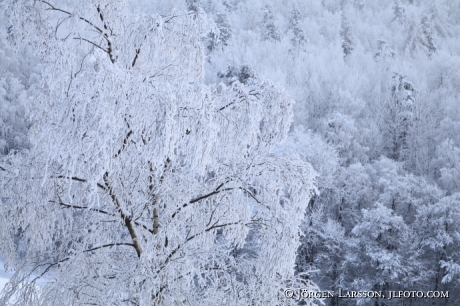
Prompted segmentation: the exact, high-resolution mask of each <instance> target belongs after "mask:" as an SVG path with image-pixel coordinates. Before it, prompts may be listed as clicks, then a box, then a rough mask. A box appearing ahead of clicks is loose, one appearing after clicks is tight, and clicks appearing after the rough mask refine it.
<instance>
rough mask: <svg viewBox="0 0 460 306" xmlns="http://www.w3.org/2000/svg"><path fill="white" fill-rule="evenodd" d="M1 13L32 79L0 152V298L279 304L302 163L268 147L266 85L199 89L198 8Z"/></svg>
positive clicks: (277, 103)
mask: <svg viewBox="0 0 460 306" xmlns="http://www.w3.org/2000/svg"><path fill="white" fill-rule="evenodd" d="M8 13H9V15H10V16H11V18H12V20H13V21H14V25H15V27H17V32H18V33H19V32H20V33H21V35H22V36H21V39H24V40H26V41H29V42H30V43H31V44H33V46H34V47H35V48H36V50H37V51H38V52H40V53H41V54H42V61H43V71H42V75H43V79H42V80H41V86H42V90H41V93H40V95H39V96H37V97H36V99H35V102H34V103H33V105H31V108H32V111H31V113H32V114H33V117H32V120H33V122H34V125H33V128H32V130H31V135H32V136H31V140H32V148H31V149H30V151H24V152H22V153H19V154H16V155H9V156H7V158H5V159H4V160H3V161H2V169H4V170H3V174H2V175H4V178H5V179H4V180H3V186H2V188H3V190H4V194H3V195H2V196H3V198H2V201H3V202H2V205H1V206H0V210H1V211H0V218H1V220H0V224H1V225H0V226H1V233H3V234H4V235H3V236H2V241H5V243H3V244H2V246H1V252H2V254H3V255H6V256H7V258H6V261H5V262H6V264H7V265H8V266H10V267H14V268H15V269H16V273H15V275H14V277H13V278H12V279H11V282H10V283H9V284H8V285H7V287H6V288H5V290H4V292H3V293H2V297H1V301H0V303H2V304H8V303H11V304H17V305H32V304H33V305H62V304H66V305H76V304H78V305H80V304H86V303H92V304H98V305H107V304H116V305H153V304H155V305H223V304H228V305H250V304H256V305H267V304H273V303H275V304H276V303H277V302H276V301H278V303H285V302H287V301H286V299H285V298H284V296H283V295H282V288H283V287H286V286H288V285H292V286H293V287H294V286H297V287H299V286H300V284H297V285H296V283H295V282H296V279H295V277H294V264H295V258H296V250H297V247H298V245H299V238H300V235H299V225H300V222H301V220H302V219H303V216H304V213H305V209H306V207H307V204H308V201H309V199H310V197H311V196H312V194H313V193H314V192H315V190H316V189H315V187H314V185H313V179H314V176H315V174H314V171H313V170H312V168H311V167H310V166H309V165H308V164H307V163H305V162H303V161H302V160H300V159H298V158H296V157H293V156H282V155H279V154H278V155H275V154H274V153H273V152H274V151H273V149H274V148H275V147H276V146H277V144H278V143H279V142H280V141H282V140H283V139H284V138H285V137H286V135H287V133H288V131H289V127H290V123H291V121H292V100H291V99H290V98H289V97H288V95H287V94H286V93H285V92H284V91H283V90H282V89H281V88H280V87H279V86H277V85H276V84H274V83H272V82H270V81H260V82H258V83H256V84H252V85H245V84H242V83H240V82H238V81H235V82H233V83H231V84H229V85H228V86H227V85H225V84H219V85H209V86H206V85H204V84H203V77H204V70H203V67H204V65H203V62H204V60H203V51H204V50H203V45H202V43H201V39H202V37H204V36H205V35H206V33H207V31H208V28H207V17H206V16H205V15H204V14H203V13H202V12H200V10H198V12H193V11H191V12H179V11H174V12H172V13H170V14H169V15H166V16H159V15H154V16H151V15H143V14H138V15H131V14H128V13H125V12H124V10H123V6H122V5H117V6H116V7H115V6H114V5H112V4H110V2H107V3H101V4H99V5H93V4H91V3H90V2H79V3H78V4H77V5H75V7H59V6H58V4H52V3H51V2H46V1H14V3H13V2H9V12H8ZM24 14H27V16H28V18H27V20H24V18H23V16H24ZM26 28H27V29H28V30H27V31H25V29H26ZM5 173H6V174H5ZM5 233H19V234H18V235H19V239H20V240H21V241H23V242H26V251H25V254H23V256H19V257H18V256H16V255H17V251H18V249H17V247H18V243H17V241H16V242H15V241H14V240H13V238H12V237H8V235H6V234H5ZM249 233H251V235H252V236H253V235H256V236H257V239H258V241H256V242H254V241H253V240H251V239H250V236H251V235H249ZM243 247H244V248H243ZM241 248H243V249H245V250H247V249H248V248H249V249H253V250H254V252H252V253H251V254H253V256H247V254H248V252H246V251H244V252H238V250H239V249H241ZM47 276H48V277H50V278H49V281H47V282H46V283H45V284H43V285H42V287H41V289H40V293H39V294H38V293H36V294H34V290H35V288H36V287H35V284H36V282H37V279H38V278H40V277H47ZM299 281H302V280H299ZM304 282H305V283H304V284H303V285H302V286H310V287H309V288H314V285H313V284H312V283H310V282H309V281H308V280H304ZM17 296H19V297H20V298H19V299H17V300H16V299H15V297H17Z"/></svg>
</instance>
